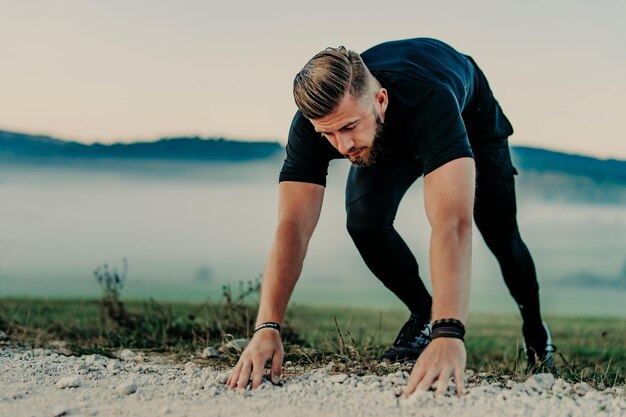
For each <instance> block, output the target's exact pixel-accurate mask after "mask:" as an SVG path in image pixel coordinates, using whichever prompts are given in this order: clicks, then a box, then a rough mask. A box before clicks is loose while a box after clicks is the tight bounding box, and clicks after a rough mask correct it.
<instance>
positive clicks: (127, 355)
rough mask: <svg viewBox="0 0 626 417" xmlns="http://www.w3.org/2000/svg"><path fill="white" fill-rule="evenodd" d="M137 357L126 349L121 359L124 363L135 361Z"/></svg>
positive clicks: (122, 352)
mask: <svg viewBox="0 0 626 417" xmlns="http://www.w3.org/2000/svg"><path fill="white" fill-rule="evenodd" d="M136 356H137V355H135V353H134V352H133V351H132V350H130V349H124V350H122V351H121V352H120V354H119V357H120V359H121V360H123V361H134V360H135V357H136Z"/></svg>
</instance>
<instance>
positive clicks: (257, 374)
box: [252, 360, 265, 389]
mask: <svg viewBox="0 0 626 417" xmlns="http://www.w3.org/2000/svg"><path fill="white" fill-rule="evenodd" d="M264 373H265V360H257V361H255V362H254V363H253V364H252V389H255V388H256V387H258V386H259V385H261V381H263V374H264Z"/></svg>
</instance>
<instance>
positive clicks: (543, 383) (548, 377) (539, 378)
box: [524, 373, 555, 393]
mask: <svg viewBox="0 0 626 417" xmlns="http://www.w3.org/2000/svg"><path fill="white" fill-rule="evenodd" d="M554 382H555V378H554V375H552V374H547V373H545V374H535V375H531V376H529V377H528V379H527V380H526V382H525V383H524V384H525V385H526V386H527V387H529V388H532V389H534V390H535V391H537V392H538V393H542V392H543V391H547V390H550V389H551V388H552V386H553V385H554Z"/></svg>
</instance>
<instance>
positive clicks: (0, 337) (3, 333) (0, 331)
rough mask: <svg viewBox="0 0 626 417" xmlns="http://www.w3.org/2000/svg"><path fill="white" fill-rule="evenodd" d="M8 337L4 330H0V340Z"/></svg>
mask: <svg viewBox="0 0 626 417" xmlns="http://www.w3.org/2000/svg"><path fill="white" fill-rule="evenodd" d="M8 338H9V336H7V334H6V333H5V332H3V331H2V330H0V340H6V339H8Z"/></svg>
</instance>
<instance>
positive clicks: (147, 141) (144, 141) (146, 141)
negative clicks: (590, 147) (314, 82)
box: [0, 127, 626, 162]
mask: <svg viewBox="0 0 626 417" xmlns="http://www.w3.org/2000/svg"><path fill="white" fill-rule="evenodd" d="M0 133H11V134H18V135H27V136H33V137H42V138H47V139H53V140H60V141H63V142H68V143H69V142H74V143H79V144H81V145H86V146H90V145H104V146H111V145H131V144H140V143H141V144H150V143H156V142H159V141H162V140H177V139H199V140H225V141H233V142H250V143H260V142H266V143H278V144H279V145H280V146H281V147H282V146H284V145H285V144H284V143H282V142H281V141H279V140H275V139H259V140H245V139H238V138H234V137H215V136H206V137H202V136H197V135H192V136H181V135H177V136H167V137H158V138H151V139H150V138H148V139H140V140H135V141H120V142H98V141H96V142H80V141H76V140H71V139H65V138H60V137H55V136H50V135H46V134H33V133H26V132H14V131H10V130H6V129H2V128H1V127H0ZM511 147H512V148H530V149H538V150H543V151H548V152H554V153H560V154H564V155H569V156H579V157H585V158H593V159H598V160H601V161H621V162H626V157H621V158H620V157H614V156H611V155H609V156H597V155H593V154H588V153H582V152H573V151H567V150H562V149H554V148H547V147H541V146H538V145H524V144H511Z"/></svg>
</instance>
